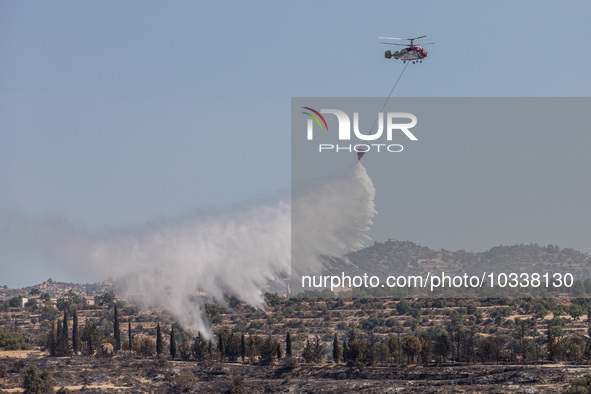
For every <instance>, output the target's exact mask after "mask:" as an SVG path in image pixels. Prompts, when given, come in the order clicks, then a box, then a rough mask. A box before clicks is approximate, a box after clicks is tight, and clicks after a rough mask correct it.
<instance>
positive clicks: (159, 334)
mask: <svg viewBox="0 0 591 394" xmlns="http://www.w3.org/2000/svg"><path fill="white" fill-rule="evenodd" d="M160 354H162V331H161V330H160V323H158V325H157V326H156V355H158V356H159V355H160Z"/></svg>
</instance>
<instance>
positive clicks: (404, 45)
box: [380, 42, 408, 47]
mask: <svg viewBox="0 0 591 394" xmlns="http://www.w3.org/2000/svg"><path fill="white" fill-rule="evenodd" d="M380 44H386V45H400V46H402V47H407V46H408V44H396V43H394V42H380Z"/></svg>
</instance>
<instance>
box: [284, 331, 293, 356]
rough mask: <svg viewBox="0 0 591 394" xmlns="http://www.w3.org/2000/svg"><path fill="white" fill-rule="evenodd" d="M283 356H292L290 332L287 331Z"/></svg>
mask: <svg viewBox="0 0 591 394" xmlns="http://www.w3.org/2000/svg"><path fill="white" fill-rule="evenodd" d="M285 356H286V357H288V358H289V357H291V356H292V350H291V334H290V332H289V331H288V332H287V334H286V335H285Z"/></svg>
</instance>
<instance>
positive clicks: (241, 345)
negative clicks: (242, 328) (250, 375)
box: [240, 332, 246, 362]
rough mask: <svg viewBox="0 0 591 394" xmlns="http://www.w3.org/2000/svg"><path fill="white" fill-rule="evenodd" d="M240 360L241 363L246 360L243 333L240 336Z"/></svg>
mask: <svg viewBox="0 0 591 394" xmlns="http://www.w3.org/2000/svg"><path fill="white" fill-rule="evenodd" d="M240 358H242V362H244V359H245V358H246V337H245V335H244V332H243V333H242V334H241V335H240Z"/></svg>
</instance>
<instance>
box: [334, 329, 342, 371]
mask: <svg viewBox="0 0 591 394" xmlns="http://www.w3.org/2000/svg"><path fill="white" fill-rule="evenodd" d="M342 355H343V348H342V347H341V345H339V336H338V335H337V333H336V332H335V334H334V340H333V341H332V359H333V360H334V362H335V363H337V364H338V363H339V361H341V356H342Z"/></svg>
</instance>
